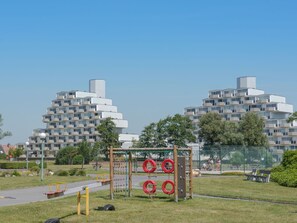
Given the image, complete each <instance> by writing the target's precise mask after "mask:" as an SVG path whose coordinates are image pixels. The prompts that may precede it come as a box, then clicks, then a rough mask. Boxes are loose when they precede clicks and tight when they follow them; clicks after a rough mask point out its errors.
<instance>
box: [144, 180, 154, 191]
mask: <svg viewBox="0 0 297 223" xmlns="http://www.w3.org/2000/svg"><path fill="white" fill-rule="evenodd" d="M149 184H152V185H153V188H152V189H150V190H149V189H148V188H147V186H148V185H149ZM142 189H143V192H144V193H146V194H154V193H156V190H157V184H156V182H155V181H153V180H147V181H145V182H144V183H143V186H142Z"/></svg>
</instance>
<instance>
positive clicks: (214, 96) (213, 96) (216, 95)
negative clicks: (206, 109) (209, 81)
mask: <svg viewBox="0 0 297 223" xmlns="http://www.w3.org/2000/svg"><path fill="white" fill-rule="evenodd" d="M219 97H220V95H218V94H212V95H209V98H219Z"/></svg>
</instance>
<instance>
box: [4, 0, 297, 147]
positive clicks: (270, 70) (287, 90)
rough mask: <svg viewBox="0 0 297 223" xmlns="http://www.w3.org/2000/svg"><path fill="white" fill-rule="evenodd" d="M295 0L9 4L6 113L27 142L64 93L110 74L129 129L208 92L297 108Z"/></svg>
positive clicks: (7, 125) (7, 123)
mask: <svg viewBox="0 0 297 223" xmlns="http://www.w3.org/2000/svg"><path fill="white" fill-rule="evenodd" d="M296 9H297V1H295V0H291V1H290V0H278V1H273V0H266V1H259V0H248V1H247V0H246V1H244V0H242V1H238V0H233V1H232V0H225V1H222V0H216V1H215V0H207V1H202V0H193V1H190V0H189V1H182V0H180V1H174V0H168V1H165V0H162V1H160V0H157V1H154V0H150V1H139V0H135V1H129V0H125V1H122V0H118V1H114V0H108V1H103V0H102V1H99V0H93V1H91V0H89V1H74V0H68V1H66V0H63V1H60V0H51V1H39V0H38V1H30V0H26V1H23V0H19V1H16V0H10V1H1V2H0V77H1V78H0V95H1V97H0V114H2V116H3V118H4V126H2V129H4V130H9V131H11V132H12V133H13V136H12V137H8V138H5V139H3V140H1V142H0V143H1V144H5V143H11V144H14V143H18V142H25V141H26V140H27V138H28V137H29V136H30V135H31V133H32V130H33V129H35V128H43V127H45V125H44V124H43V123H42V115H43V114H45V113H46V109H47V107H49V106H50V104H51V100H53V99H54V98H55V96H56V93H57V92H59V91H64V90H65V91H67V90H88V81H89V79H104V80H106V88H107V97H108V98H111V99H113V103H114V105H116V106H118V109H119V111H120V112H122V113H123V115H124V118H125V119H127V120H128V121H129V126H130V127H129V129H128V130H127V132H130V133H140V132H141V130H142V129H143V127H144V126H146V125H148V124H149V123H151V122H156V121H158V120H159V119H161V118H165V117H166V116H168V115H173V114H176V113H182V112H183V109H184V108H185V107H188V106H199V105H201V103H202V99H203V98H206V97H207V94H208V90H212V89H224V88H233V87H234V88H235V87H236V77H239V76H248V75H250V76H256V77H257V87H258V88H259V89H262V90H265V92H267V93H273V94H277V95H282V96H285V97H287V102H288V103H290V104H293V105H294V108H295V109H296V108H297V98H296V84H297V62H296V61H297V28H296V27H297V13H296Z"/></svg>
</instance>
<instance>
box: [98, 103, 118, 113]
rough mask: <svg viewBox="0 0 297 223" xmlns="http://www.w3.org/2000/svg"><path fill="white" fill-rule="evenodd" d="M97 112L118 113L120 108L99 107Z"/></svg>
mask: <svg viewBox="0 0 297 223" xmlns="http://www.w3.org/2000/svg"><path fill="white" fill-rule="evenodd" d="M96 107H97V111H106V112H117V111H118V108H117V107H116V106H110V105H97V106H96Z"/></svg>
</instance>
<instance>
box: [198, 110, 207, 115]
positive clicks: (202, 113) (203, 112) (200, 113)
mask: <svg viewBox="0 0 297 223" xmlns="http://www.w3.org/2000/svg"><path fill="white" fill-rule="evenodd" d="M198 114H199V115H204V114H206V111H199V112H198Z"/></svg>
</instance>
